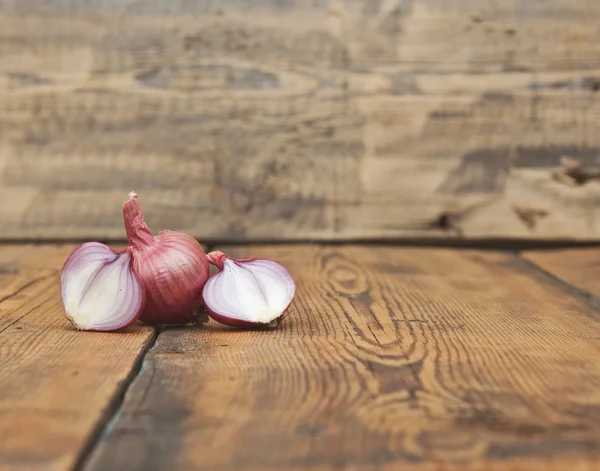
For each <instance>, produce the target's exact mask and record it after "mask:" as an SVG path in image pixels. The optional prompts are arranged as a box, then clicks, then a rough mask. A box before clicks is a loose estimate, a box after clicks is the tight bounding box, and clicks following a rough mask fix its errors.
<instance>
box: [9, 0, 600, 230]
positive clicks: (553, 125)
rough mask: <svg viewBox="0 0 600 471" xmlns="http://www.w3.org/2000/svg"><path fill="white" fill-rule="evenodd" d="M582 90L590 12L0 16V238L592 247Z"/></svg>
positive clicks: (163, 3)
mask: <svg viewBox="0 0 600 471" xmlns="http://www.w3.org/2000/svg"><path fill="white" fill-rule="evenodd" d="M599 92H600V2H597V1H592V0H536V1H523V0H503V1H497V0H453V1H446V0H412V1H411V0H395V1H387V0H348V1H337V2H336V1H325V0H261V1H253V2H245V1H242V0H224V1H218V2H217V1H211V0H205V1H183V0H149V1H132V0H105V1H94V2H91V1H87V0H59V1H55V2H47V1H44V0H0V200H1V201H2V204H1V205H0V238H3V239H22V238H32V239H50V238H54V239H56V238H59V239H60V238H92V237H93V238H98V237H104V238H122V237H124V236H125V232H124V230H123V227H122V222H121V214H120V205H121V203H122V201H123V200H124V199H125V198H126V196H127V193H128V192H129V191H130V190H132V189H133V190H136V191H137V192H138V193H139V194H140V197H141V198H142V203H143V204H144V207H145V210H146V213H147V219H148V221H149V223H150V224H151V225H152V227H153V229H155V230H159V229H164V228H170V229H178V230H184V231H187V232H189V233H191V234H193V235H195V236H197V237H199V238H205V239H212V240H234V239H235V240H252V239H279V238H281V239H309V238H318V239H337V238H379V237H382V238H383V237H389V238H396V237H423V236H425V237H438V236H440V237H477V238H481V237H484V238H485V237H494V238H497V237H518V238H544V239H548V238H551V239H581V240H583V239H599V238H600V237H599V236H600V214H599V213H598V211H597V209H596V206H597V202H598V201H599V200H600V182H599V181H597V177H598V176H599V172H598V171H597V166H598V165H600V161H599V157H598V154H599V149H600V98H599ZM568 159H570V160H568Z"/></svg>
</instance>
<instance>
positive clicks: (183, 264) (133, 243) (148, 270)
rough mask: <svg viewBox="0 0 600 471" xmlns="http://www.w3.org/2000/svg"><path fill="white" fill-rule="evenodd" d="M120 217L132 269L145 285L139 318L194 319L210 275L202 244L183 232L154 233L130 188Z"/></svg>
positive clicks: (177, 321)
mask: <svg viewBox="0 0 600 471" xmlns="http://www.w3.org/2000/svg"><path fill="white" fill-rule="evenodd" d="M123 217H124V219H125V229H126V231H127V239H128V240H129V250H130V251H131V254H132V256H133V271H134V272H135V274H136V275H137V276H138V278H139V279H140V282H141V283H142V285H143V286H144V288H145V289H146V307H145V308H144V310H143V312H142V315H141V316H140V320H141V321H143V322H146V323H147V324H187V323H190V322H197V321H198V320H199V319H200V313H201V309H200V307H199V303H201V298H202V289H203V288H204V284H205V283H206V280H208V277H209V268H208V259H207V257H206V254H205V253H204V250H202V246H201V245H200V244H199V243H198V241H197V240H196V239H194V238H193V237H191V236H189V235H187V234H184V233H182V232H175V231H162V232H160V233H159V234H158V235H157V236H156V237H155V236H153V235H152V232H151V231H150V229H149V228H148V226H147V225H146V222H145V221H144V216H143V214H142V209H141V207H140V203H139V199H138V197H137V195H136V194H135V193H133V192H132V193H130V194H129V200H128V201H126V202H125V204H123Z"/></svg>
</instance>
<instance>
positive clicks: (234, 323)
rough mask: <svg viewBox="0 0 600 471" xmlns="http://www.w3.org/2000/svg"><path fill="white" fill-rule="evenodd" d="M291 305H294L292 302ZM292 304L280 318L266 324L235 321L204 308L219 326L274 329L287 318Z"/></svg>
mask: <svg viewBox="0 0 600 471" xmlns="http://www.w3.org/2000/svg"><path fill="white" fill-rule="evenodd" d="M290 304H292V303H291V301H290ZM290 304H288V305H287V307H286V308H285V309H284V313H283V314H282V315H281V316H279V317H278V318H277V319H274V320H272V321H271V322H266V323H265V322H250V321H244V320H241V319H234V318H232V317H227V316H222V315H221V314H218V313H216V312H214V311H212V310H211V309H210V308H209V307H208V306H206V304H205V306H204V307H205V308H206V311H207V312H208V315H209V316H210V317H211V319H213V320H214V321H216V322H218V323H219V324H223V325H226V326H229V327H238V328H241V329H259V328H263V329H274V328H276V327H277V326H278V325H279V324H280V323H281V321H282V320H283V318H284V317H285V316H286V314H287V312H285V311H287V309H288V308H289V307H290Z"/></svg>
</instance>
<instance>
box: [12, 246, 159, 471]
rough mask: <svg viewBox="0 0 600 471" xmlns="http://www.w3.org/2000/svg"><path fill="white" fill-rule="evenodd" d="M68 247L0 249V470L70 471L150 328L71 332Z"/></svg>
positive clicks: (108, 408)
mask: <svg viewBox="0 0 600 471" xmlns="http://www.w3.org/2000/svg"><path fill="white" fill-rule="evenodd" d="M72 248H73V247H71V246H69V247H66V246H29V245H21V246H10V245H8V246H7V245H3V246H0V470H1V471H13V470H18V471H25V470H27V471H29V470H36V471H37V470H39V471H42V470H43V471H63V470H69V469H73V466H74V465H75V463H76V462H77V460H78V459H79V457H80V456H82V455H83V454H84V453H85V450H86V447H87V446H88V443H90V440H92V439H93V435H94V433H96V431H98V430H99V427H100V425H102V424H103V423H104V420H105V419H106V416H107V414H110V413H111V408H112V407H114V403H115V402H116V401H118V396H119V394H122V393H123V387H124V385H125V384H126V380H128V377H129V375H130V374H131V373H132V372H133V371H134V368H135V365H136V360H137V358H138V357H139V356H140V355H141V354H142V353H143V351H144V349H145V348H146V347H148V346H149V344H150V342H151V341H152V340H153V337H154V334H153V330H152V329H151V328H148V327H139V326H138V327H133V328H130V329H129V330H128V331H127V332H124V333H115V334H103V333H84V332H77V331H75V330H74V329H73V328H72V327H71V325H70V324H69V322H68V321H67V320H66V318H65V317H64V315H63V311H62V302H61V300H60V286H59V275H60V269H61V267H62V264H63V262H64V260H65V258H66V257H67V255H68V254H69V252H70V250H71V249H72Z"/></svg>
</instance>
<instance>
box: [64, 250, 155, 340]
mask: <svg viewBox="0 0 600 471" xmlns="http://www.w3.org/2000/svg"><path fill="white" fill-rule="evenodd" d="M60 283H61V292H62V300H63V305H64V308H65V315H66V316H67V318H68V319H69V320H70V321H71V322H72V323H73V325H74V326H75V327H77V328H78V329H81V330H99V331H112V330H118V329H121V328H123V327H126V326H128V325H130V324H131V323H133V322H134V321H135V320H136V319H137V317H138V315H139V312H140V310H141V309H142V307H143V305H144V300H145V296H144V291H143V289H142V287H141V285H140V283H139V281H138V279H137V277H136V276H135V274H134V273H133V270H132V269H131V254H130V253H129V252H122V253H116V252H115V251H114V250H112V249H111V248H110V247H108V246H106V245H104V244H101V243H99V242H89V243H86V244H82V245H80V246H79V247H77V248H76V249H75V250H74V251H73V253H71V255H70V256H69V258H68V259H67V261H66V262H65V265H64V267H63V271H62V274H61V278H60Z"/></svg>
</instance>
